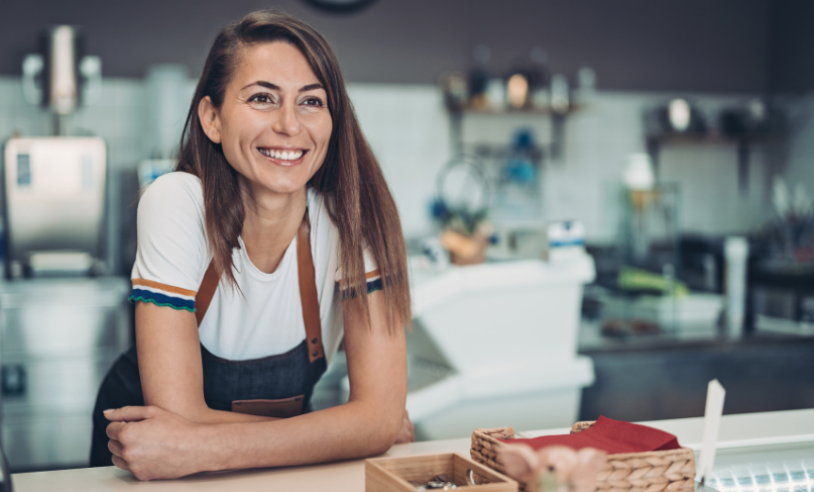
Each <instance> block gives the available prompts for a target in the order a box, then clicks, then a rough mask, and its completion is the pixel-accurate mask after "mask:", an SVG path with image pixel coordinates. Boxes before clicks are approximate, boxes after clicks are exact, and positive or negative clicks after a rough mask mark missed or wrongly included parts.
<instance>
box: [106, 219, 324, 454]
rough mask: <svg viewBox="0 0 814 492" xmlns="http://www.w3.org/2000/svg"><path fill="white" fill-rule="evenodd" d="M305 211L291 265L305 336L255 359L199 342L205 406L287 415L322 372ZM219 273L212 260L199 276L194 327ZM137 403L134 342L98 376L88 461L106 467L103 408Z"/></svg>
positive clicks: (305, 403) (306, 400)
mask: <svg viewBox="0 0 814 492" xmlns="http://www.w3.org/2000/svg"><path fill="white" fill-rule="evenodd" d="M309 233H310V226H309V223H308V214H307V213H306V215H305V217H304V218H303V221H302V224H301V225H300V228H299V231H298V232H297V270H298V278H299V285H300V302H301V304H302V316H303V322H304V324H305V334H306V338H305V340H303V341H302V343H300V344H299V345H297V346H296V347H294V348H293V349H291V350H289V351H288V352H286V353H284V354H279V355H272V356H269V357H263V358H260V359H251V360H242V361H232V360H227V359H222V358H220V357H217V356H215V355H214V354H212V353H211V352H209V351H208V350H207V349H206V347H204V346H203V345H201V362H202V364H203V384H204V400H205V401H206V404H207V406H209V408H212V409H215V410H230V411H234V412H241V413H249V414H253V415H265V416H269V417H280V418H287V417H293V416H295V415H299V414H301V413H303V412H307V411H309V409H310V408H309V404H310V401H311V395H312V394H313V391H314V385H315V384H316V383H317V381H319V378H320V377H321V376H322V374H323V373H324V372H325V369H326V362H325V355H324V352H323V347H322V328H321V323H320V319H319V301H318V298H317V289H316V280H315V272H314V262H313V259H312V257H311V243H310V240H309V236H310V234H309ZM219 281H220V277H219V275H218V274H217V271H216V270H215V267H214V263H213V264H210V265H209V268H208V269H207V271H206V274H205V275H204V279H203V282H201V287H200V288H199V289H198V292H197V294H196V296H195V308H196V309H195V311H196V312H195V315H196V318H197V321H198V326H200V324H201V321H202V320H203V317H204V315H205V314H206V311H207V309H208V308H209V304H210V303H211V301H212V298H213V297H214V295H215V291H216V290H217V286H218V282H219ZM134 405H135V406H143V405H144V396H143V394H142V391H141V379H140V377H139V370H138V359H137V355H136V345H135V344H134V345H133V346H132V347H131V348H130V350H128V351H127V352H125V353H124V354H122V356H121V357H119V359H118V360H117V361H116V363H115V364H113V367H112V368H111V369H110V371H109V372H108V373H107V375H106V376H105V379H104V381H102V386H101V388H99V395H98V396H97V398H96V405H95V407H94V409H93V438H92V441H91V452H90V466H111V465H112V464H113V462H112V460H111V457H112V454H111V452H110V450H109V449H108V447H107V445H108V440H109V439H108V437H107V434H106V429H107V426H108V424H110V421H109V420H107V419H106V418H105V416H104V414H103V412H104V411H105V410H107V409H108V408H121V407H124V406H134Z"/></svg>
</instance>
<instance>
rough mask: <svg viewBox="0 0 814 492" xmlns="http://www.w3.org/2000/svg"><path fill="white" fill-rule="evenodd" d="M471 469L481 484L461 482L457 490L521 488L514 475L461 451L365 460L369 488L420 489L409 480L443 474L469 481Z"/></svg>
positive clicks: (388, 491) (372, 491)
mask: <svg viewBox="0 0 814 492" xmlns="http://www.w3.org/2000/svg"><path fill="white" fill-rule="evenodd" d="M469 470H472V472H473V474H474V476H475V481H476V482H477V483H478V485H474V486H467V485H459V486H458V489H457V490H472V491H473V492H474V491H478V492H517V482H515V481H514V480H512V479H511V478H509V477H507V476H505V475H503V474H501V473H498V472H496V471H494V470H492V469H490V468H488V467H486V466H484V465H481V464H480V463H476V462H474V461H472V460H470V459H468V458H465V457H464V456H462V455H460V454H458V453H446V454H430V455H426V456H406V457H403V458H374V459H369V460H365V492H416V488H415V487H414V486H413V485H412V484H410V483H409V480H413V481H416V482H427V481H429V480H432V478H433V477H435V476H436V475H440V474H445V475H447V476H449V477H451V478H452V480H453V481H455V482H456V483H459V484H465V483H466V475H467V472H468V471H469Z"/></svg>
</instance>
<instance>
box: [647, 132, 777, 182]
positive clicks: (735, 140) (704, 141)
mask: <svg viewBox="0 0 814 492" xmlns="http://www.w3.org/2000/svg"><path fill="white" fill-rule="evenodd" d="M781 137H782V135H778V134H776V133H744V134H741V135H725V134H723V133H719V132H709V133H678V132H671V133H662V134H655V135H648V136H647V152H648V153H649V154H650V158H651V160H652V162H653V167H654V168H655V170H656V173H657V176H658V164H659V153H660V151H661V147H663V146H665V145H731V146H735V147H736V148H737V152H738V187H739V188H740V191H741V193H742V194H746V193H748V191H749V152H750V150H751V147H752V146H753V145H765V144H771V143H774V142H777V141H779V140H780V138H781Z"/></svg>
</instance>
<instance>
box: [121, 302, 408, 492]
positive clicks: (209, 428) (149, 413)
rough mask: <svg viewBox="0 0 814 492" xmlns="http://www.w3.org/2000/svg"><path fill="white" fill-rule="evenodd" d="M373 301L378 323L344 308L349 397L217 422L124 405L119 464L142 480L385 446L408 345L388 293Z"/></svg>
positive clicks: (357, 453) (400, 399) (403, 392)
mask: <svg viewBox="0 0 814 492" xmlns="http://www.w3.org/2000/svg"><path fill="white" fill-rule="evenodd" d="M368 300H369V304H370V318H369V319H370V323H371V324H372V327H370V326H368V323H367V320H366V318H365V316H364V314H363V313H358V314H352V313H349V312H348V311H353V310H346V314H345V350H346V352H347V358H348V374H349V378H350V384H351V394H350V400H349V401H348V403H346V404H344V405H340V406H338V407H334V408H329V409H326V410H321V411H318V412H313V413H309V414H305V415H301V416H298V417H293V418H290V419H282V420H276V421H266V422H252V423H222V424H215V425H205V424H200V423H196V422H192V421H190V420H189V419H184V418H181V417H179V416H178V415H174V414H172V413H169V412H166V411H163V410H161V409H158V408H155V407H125V408H123V409H119V410H115V411H113V412H108V413H107V414H106V416H107V418H108V419H110V420H115V421H117V422H114V423H112V424H110V426H108V436H109V437H110V438H111V441H110V449H111V451H112V452H113V454H114V458H113V462H114V464H116V466H118V467H120V468H124V469H128V470H130V471H131V472H132V473H133V474H134V475H135V476H136V478H138V479H141V480H150V479H156V478H175V477H181V476H184V475H189V474H191V473H196V472H200V471H214V470H224V469H239V468H255V467H268V466H291V465H301V464H310V463H320V462H326V461H335V460H341V459H351V458H360V457H365V456H370V455H374V454H380V453H382V452H384V451H386V450H387V449H388V448H389V447H390V446H391V445H392V444H393V442H394V441H395V439H396V436H397V434H398V432H399V429H400V427H401V425H402V419H403V417H404V404H405V401H406V398H407V354H406V343H405V338H404V331H403V330H402V329H401V327H399V328H398V329H394V330H389V329H387V325H386V323H387V316H386V313H385V307H384V296H383V295H382V293H381V292H375V293H373V294H371V295H370V296H369V297H368ZM354 302H358V301H354ZM193 324H194V321H193ZM179 348H180V347H179ZM191 356H192V354H185V355H184V357H191ZM198 357H200V355H199V356H198ZM198 363H199V364H200V361H199V362H198ZM173 386H174V387H176V389H178V390H181V388H180V387H178V386H177V385H173ZM168 400H172V398H168ZM181 406H183V405H181ZM125 422H127V423H125Z"/></svg>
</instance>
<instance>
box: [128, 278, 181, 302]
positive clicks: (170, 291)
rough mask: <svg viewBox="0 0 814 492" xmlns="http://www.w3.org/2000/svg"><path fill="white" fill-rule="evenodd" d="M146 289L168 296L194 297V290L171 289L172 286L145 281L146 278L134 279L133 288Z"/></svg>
mask: <svg viewBox="0 0 814 492" xmlns="http://www.w3.org/2000/svg"><path fill="white" fill-rule="evenodd" d="M137 287H147V288H148V289H151V290H158V291H163V292H166V293H168V294H176V295H179V296H183V297H195V291H194V290H187V289H181V288H180V287H173V286H172V285H167V284H162V283H160V282H156V281H154V280H147V279H146V278H134V279H133V288H134V289H135V288H137Z"/></svg>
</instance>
